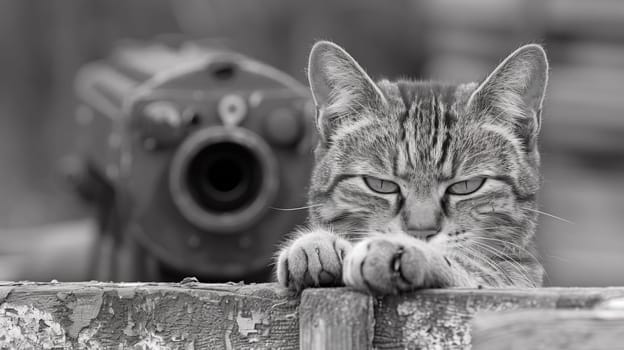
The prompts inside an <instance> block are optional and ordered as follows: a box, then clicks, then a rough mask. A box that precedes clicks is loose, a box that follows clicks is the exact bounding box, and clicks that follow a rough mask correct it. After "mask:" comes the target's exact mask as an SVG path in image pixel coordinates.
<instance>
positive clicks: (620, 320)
mask: <svg viewBox="0 0 624 350" xmlns="http://www.w3.org/2000/svg"><path fill="white" fill-rule="evenodd" d="M472 326H473V346H472V349H473V350H490V349H491V350H525V349H544V350H558V349H561V350H564V349H565V350H568V349H569V350H576V349H579V350H580V349H592V350H603V349H604V350H607V349H609V350H610V349H621V348H622V347H623V346H624V344H622V339H624V311H622V310H604V309H601V310H525V311H512V312H506V313H502V314H486V315H477V316H476V317H475V319H474V320H473V323H472Z"/></svg>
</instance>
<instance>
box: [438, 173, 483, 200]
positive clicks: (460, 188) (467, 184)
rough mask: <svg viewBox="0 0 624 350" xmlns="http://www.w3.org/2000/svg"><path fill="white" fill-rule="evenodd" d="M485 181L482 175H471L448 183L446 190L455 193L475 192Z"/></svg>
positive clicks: (461, 194)
mask: <svg viewBox="0 0 624 350" xmlns="http://www.w3.org/2000/svg"><path fill="white" fill-rule="evenodd" d="M484 183H485V178H484V177H473V178H472V179H468V180H464V181H460V182H456V183H454V184H452V185H450V186H449V187H448V188H447V189H446V191H447V192H448V193H450V194H455V195H460V196H463V195H467V194H471V193H474V192H476V191H477V190H478V189H480V188H481V186H483V184H484Z"/></svg>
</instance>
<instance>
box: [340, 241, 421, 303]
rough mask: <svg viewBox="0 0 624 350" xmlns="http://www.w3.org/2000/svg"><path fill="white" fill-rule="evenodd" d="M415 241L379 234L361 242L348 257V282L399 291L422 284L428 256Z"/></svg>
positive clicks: (345, 272)
mask: <svg viewBox="0 0 624 350" xmlns="http://www.w3.org/2000/svg"><path fill="white" fill-rule="evenodd" d="M409 243H412V242H404V241H402V240H401V239H395V238H392V237H376V238H369V239H365V240H363V241H361V242H359V243H357V244H356V245H355V246H354V247H353V249H352V250H351V253H349V254H348V255H347V257H346V258H345V264H344V268H343V275H344V282H345V284H346V285H347V286H350V287H353V288H355V289H358V290H361V291H365V292H369V293H373V294H378V295H387V294H397V293H400V292H405V291H410V290H413V289H416V288H419V287H422V286H423V284H424V280H425V268H426V258H425V254H424V253H423V251H422V250H421V249H420V248H419V247H418V246H415V245H413V244H409Z"/></svg>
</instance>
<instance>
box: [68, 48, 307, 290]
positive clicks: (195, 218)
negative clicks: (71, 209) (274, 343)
mask: <svg viewBox="0 0 624 350" xmlns="http://www.w3.org/2000/svg"><path fill="white" fill-rule="evenodd" d="M76 91H77V94H78V96H79V98H80V100H81V101H82V105H80V106H79V108H78V110H77V114H76V119H77V123H78V125H79V130H78V133H77V134H78V147H77V149H78V150H79V152H80V155H79V157H78V159H79V160H80V162H81V164H82V166H79V167H74V168H75V169H79V171H74V176H73V179H74V183H75V184H76V188H77V189H78V191H79V192H80V193H81V194H82V195H83V197H86V198H89V199H90V200H91V201H92V202H94V203H95V204H96V206H97V207H98V208H99V210H98V213H99V214H98V216H99V218H100V231H101V234H102V235H110V236H111V237H114V239H115V241H116V242H117V243H116V244H115V246H117V247H120V246H123V244H125V243H123V242H128V241H130V242H132V243H136V244H137V245H138V247H139V248H140V249H141V250H142V251H143V252H144V253H145V256H146V258H149V259H153V260H155V261H156V262H157V263H158V264H161V265H162V266H164V267H165V268H167V269H169V270H174V271H179V272H180V274H181V275H196V276H201V277H202V279H205V280H213V281H216V280H235V279H239V278H243V277H244V276H249V275H254V274H256V275H257V274H258V273H262V272H263V271H264V272H266V271H268V270H269V266H270V263H271V260H272V256H273V254H274V252H275V251H276V249H277V245H278V244H279V242H280V241H281V240H282V239H283V237H284V235H285V234H287V233H289V232H291V231H292V230H293V228H295V227H296V226H297V225H300V224H302V223H303V222H304V220H305V214H306V211H305V210H300V211H280V210H278V209H276V208H293V207H301V206H305V204H306V194H307V186H308V180H309V174H310V171H311V167H312V162H313V156H312V152H311V150H312V147H313V145H314V143H315V140H314V138H315V133H314V123H313V105H312V102H311V99H310V95H309V92H308V90H307V88H306V87H305V86H304V85H302V84H300V83H299V82H298V81H296V80H295V79H293V78H292V77H290V76H288V75H287V74H285V73H283V72H281V71H279V70H277V69H275V68H272V67H270V66H267V65H265V64H263V63H260V62H258V61H255V60H253V59H250V58H248V57H246V56H243V55H241V54H238V53H235V52H231V51H227V50H222V49H216V48H213V47H210V46H205V45H201V44H198V43H193V42H186V43H181V44H176V45H166V44H164V43H158V42H154V43H136V42H134V43H126V44H124V45H120V46H119V47H118V48H117V49H115V50H114V51H113V53H112V55H111V56H110V57H109V58H108V59H106V60H104V61H101V62H94V63H91V64H89V65H87V66H85V67H84V68H83V69H82V70H81V71H80V72H79V74H78V76H77V78H76ZM136 278H137V279H141V278H154V276H150V277H147V276H140V273H139V276H136ZM156 279H158V278H156Z"/></svg>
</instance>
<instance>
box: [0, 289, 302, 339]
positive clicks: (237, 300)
mask: <svg viewBox="0 0 624 350" xmlns="http://www.w3.org/2000/svg"><path fill="white" fill-rule="evenodd" d="M298 304H299V301H298V299H295V298H289V297H288V296H287V295H286V294H285V292H284V291H283V290H282V289H280V288H278V287H277V286H276V285H273V284H262V285H237V284H200V283H188V284H150V283H131V284H109V283H97V282H94V283H67V284H65V283H58V284H40V283H24V284H20V283H4V284H2V283H0V348H2V349H4V348H31V349H50V348H55V349H56V348H59V349H109V348H115V349H118V348H120V349H121V348H124V349H125V348H139V349H160V348H170V349H251V348H253V349H298V347H299V322H298V321H299V318H298V314H297V307H298Z"/></svg>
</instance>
